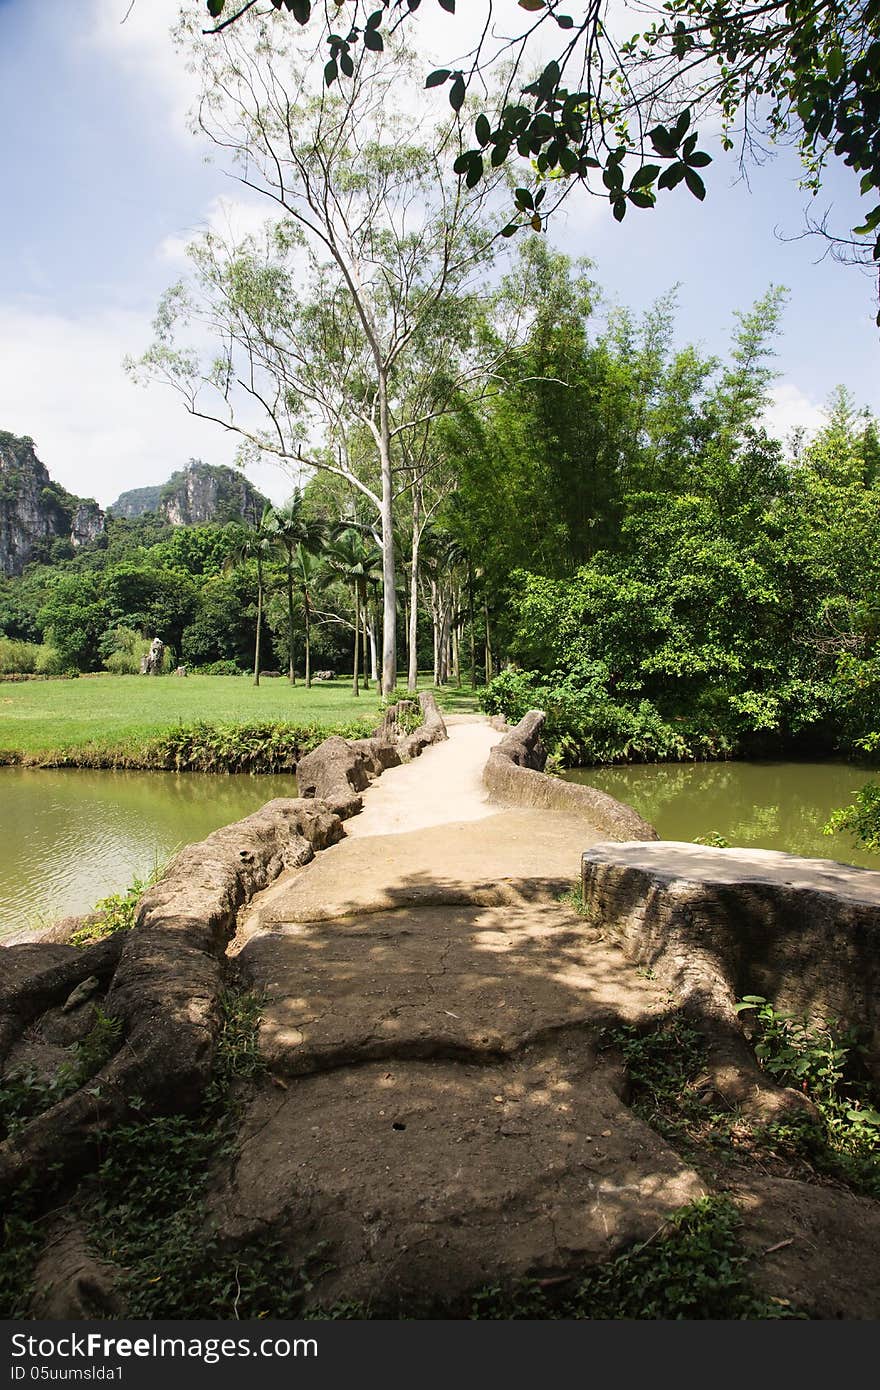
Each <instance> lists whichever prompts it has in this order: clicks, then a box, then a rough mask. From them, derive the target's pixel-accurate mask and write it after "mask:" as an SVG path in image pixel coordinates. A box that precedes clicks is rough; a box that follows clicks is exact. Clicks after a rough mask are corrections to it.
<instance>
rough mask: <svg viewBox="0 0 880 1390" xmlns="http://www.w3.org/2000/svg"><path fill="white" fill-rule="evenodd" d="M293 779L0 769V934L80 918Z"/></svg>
mask: <svg viewBox="0 0 880 1390" xmlns="http://www.w3.org/2000/svg"><path fill="white" fill-rule="evenodd" d="M273 796H296V779H295V778H293V777H291V776H286V777H285V776H281V777H247V776H231V777H211V776H207V775H201V774H198V773H186V774H181V775H178V774H176V773H173V772H80V771H70V770H46V769H40V768H2V769H0V935H3V934H5V933H9V932H11V931H16V930H18V929H19V928H21V927H27V926H32V925H39V923H40V922H51V921H54V920H56V919H57V918H58V917H63V916H66V915H67V914H68V913H78V912H85V911H87V910H88V909H89V908H90V907H91V906H92V904H93V903H94V902H96V901H97V899H98V898H101V897H104V896H106V895H107V894H108V893H114V892H118V891H119V890H120V889H123V888H125V887H126V886H127V885H128V883H130V882H131V880H132V878H134V877H135V876H136V875H139V876H141V877H145V876H146V875H147V874H149V873H150V871H151V870H152V868H153V867H154V865H155V864H156V863H157V862H158V863H161V862H163V861H164V860H165V859H167V858H168V856H169V855H170V854H172V853H173V852H174V850H175V849H176V848H177V847H178V846H179V845H182V844H189V843H192V842H193V841H194V840H201V839H203V838H204V837H205V835H208V834H210V832H211V831H212V830H216V829H217V827H218V826H221V825H226V824H228V823H229V822H230V821H234V820H239V819H240V818H241V817H242V816H246V815H249V814H250V813H251V811H255V810H257V808H258V807H259V806H262V805H263V803H264V802H265V801H268V800H270V799H271V798H272V797H273Z"/></svg>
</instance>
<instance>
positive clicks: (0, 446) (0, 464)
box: [0, 431, 104, 575]
mask: <svg viewBox="0 0 880 1390" xmlns="http://www.w3.org/2000/svg"><path fill="white" fill-rule="evenodd" d="M103 531H104V513H103V512H102V511H101V509H100V508H99V506H98V504H97V502H93V501H91V500H83V499H82V498H80V497H72V496H71V494H70V493H69V492H66V491H65V490H64V488H63V487H59V486H58V484H57V483H53V482H52V479H51V478H50V477H49V473H48V470H47V469H46V467H45V465H44V464H42V463H41V462H40V460H39V459H38V458H37V455H36V453H35V451H34V441H33V440H32V439H30V438H29V437H28V436H27V435H22V436H21V437H19V436H17V435H14V434H8V433H6V432H5V431H0V574H5V575H10V574H21V572H22V570H23V569H24V567H25V565H27V564H30V562H31V561H32V560H44V561H45V560H49V559H51V558H52V548H53V545H54V544H55V543H56V542H58V541H61V542H67V544H68V545H69V546H73V547H74V548H76V547H77V546H80V545H85V544H87V543H88V542H90V541H94V540H96V539H97V538H98V536H100V535H101V534H102V533H103Z"/></svg>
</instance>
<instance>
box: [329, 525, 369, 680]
mask: <svg viewBox="0 0 880 1390" xmlns="http://www.w3.org/2000/svg"><path fill="white" fill-rule="evenodd" d="M326 557H327V563H328V564H329V565H330V567H331V569H333V570H335V571H336V573H337V574H338V575H339V576H340V578H341V579H343V580H344V581H345V583H346V584H350V585H351V590H352V596H353V598H354V674H353V677H352V686H351V690H352V694H353V695H360V693H361V692H360V672H359V649H360V628H361V608H362V604H363V603H364V602H366V596H367V585H368V584H371V583H374V582H375V581H376V580H377V579H379V578H380V577H381V574H382V557H381V554H380V552H379V547H378V546H377V545H376V544H375V542H374V541H368V540H367V539H366V538H365V537H364V536H363V535H361V534H360V532H358V531H356V530H355V529H354V528H353V527H351V526H346V527H345V528H344V529H343V530H342V531H340V532H339V534H338V535H337V536H336V539H335V540H334V541H333V542H332V544H330V545H329V546H328V547H327V550H326Z"/></svg>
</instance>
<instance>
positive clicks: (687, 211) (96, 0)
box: [0, 0, 880, 504]
mask: <svg viewBox="0 0 880 1390" xmlns="http://www.w3.org/2000/svg"><path fill="white" fill-rule="evenodd" d="M127 8H128V0H79V3H78V4H77V5H70V4H68V3H65V0H52V3H48V4H46V3H40V4H34V3H32V0H0V122H2V129H3V130H4V132H5V133H6V140H5V145H4V150H3V156H2V159H3V168H2V174H3V189H4V199H3V202H4V215H3V217H2V219H0V355H2V361H3V370H2V372H0V429H10V430H13V431H14V432H16V433H21V434H30V435H32V436H33V437H34V439H35V440H36V442H37V445H38V452H39V454H40V456H41V458H42V459H43V461H44V462H45V463H46V465H47V466H48V468H49V470H50V472H51V473H52V475H53V477H55V478H57V479H58V481H60V482H62V483H64V484H65V486H67V487H69V488H70V489H71V490H73V491H76V492H79V493H81V494H83V495H94V496H97V498H98V500H99V501H100V502H102V503H104V504H106V503H107V502H109V501H111V500H112V499H113V497H115V496H116V494H117V493H118V492H119V491H120V490H122V489H123V488H127V487H135V486H142V485H144V484H146V483H151V482H161V481H163V480H164V479H165V478H166V477H167V476H168V475H169V473H171V472H172V471H173V470H174V469H175V468H177V467H180V466H181V465H182V464H183V463H185V462H186V460H187V458H189V457H190V456H191V455H199V456H201V457H203V458H206V459H208V460H209V461H212V462H218V463H228V462H231V461H232V458H233V454H234V447H233V445H232V444H231V442H230V441H229V440H228V439H227V438H226V437H225V436H224V435H222V433H221V432H220V431H218V430H217V428H216V427H213V426H210V425H208V424H205V423H200V422H196V421H193V420H191V419H190V418H189V417H188V416H187V415H186V412H185V411H184V409H183V407H182V406H181V405H180V404H179V403H178V401H177V400H176V399H175V397H174V396H173V395H172V394H171V393H170V392H167V391H163V390H162V388H160V387H158V386H154V387H151V388H148V389H144V388H140V387H137V386H135V385H133V384H132V383H131V382H130V381H129V380H128V379H127V378H126V377H125V375H124V373H123V371H122V367H121V361H122V358H123V356H124V355H125V354H126V353H134V354H137V353H138V352H139V351H140V350H141V349H142V348H143V347H144V346H146V344H147V342H148V341H149V336H150V331H149V325H150V319H151V317H152V314H153V311H154V309H155V305H156V301H157V299H158V296H159V294H160V293H161V291H162V289H163V288H164V287H165V286H166V285H167V284H169V283H170V282H171V281H172V280H174V279H175V278H177V276H178V275H179V274H180V272H181V270H182V268H183V267H182V263H181V260H180V250H181V247H182V244H183V242H184V241H185V239H186V237H187V235H188V234H189V233H190V232H192V231H193V230H194V229H195V228H197V227H199V226H200V225H203V224H204V223H205V222H206V221H209V220H211V219H214V220H216V219H217V218H218V217H223V216H225V215H226V214H227V212H228V208H225V205H224V204H223V203H221V202H219V201H218V200H220V199H228V200H235V199H237V198H239V196H240V195H239V192H238V189H237V185H235V183H234V182H233V181H231V180H230V179H229V178H228V177H227V176H226V175H225V174H224V173H223V171H222V169H220V168H218V167H217V166H212V165H207V164H206V163H205V161H204V157H203V155H204V151H203V148H202V146H200V144H199V142H198V141H197V140H196V139H195V138H194V137H192V136H191V135H190V134H189V133H188V130H187V127H186V119H185V116H186V110H187V107H188V104H189V100H190V95H191V88H190V85H189V81H190V80H189V79H188V77H187V75H186V74H185V73H184V72H183V70H182V68H181V65H180V62H179V60H178V58H177V56H176V55H175V53H174V51H173V48H172V46H171V44H170V41H169V40H168V37H167V31H168V26H169V23H170V21H171V20H172V18H173V16H174V14H175V12H176V5H175V3H173V0H136V3H135V7H134V10H133V12H132V14H131V16H130V18H129V19H128V20H127V21H126V23H125V24H122V23H121V20H122V18H123V16H124V15H125V12H126V9H127ZM707 172H708V176H709V177H708V182H709V196H708V198H707V200H706V203H705V204H703V205H700V204H698V203H697V202H696V201H695V200H694V199H692V198H691V197H690V195H688V194H687V193H686V192H685V191H684V190H681V189H680V190H678V191H677V192H676V194H674V195H671V196H667V198H666V199H665V201H664V202H663V203H662V204H661V206H660V208H658V209H657V210H656V211H655V212H652V213H642V214H637V215H635V216H628V217H627V219H626V221H625V222H624V224H623V225H622V226H618V225H617V224H616V223H614V222H613V220H612V219H611V218H610V216H609V214H608V211H607V209H606V207H605V206H604V205H600V204H598V202H593V201H589V200H587V199H585V198H579V199H574V198H573V199H571V200H570V202H569V204H568V210H567V212H566V214H565V217H564V219H562V220H560V221H559V222H558V223H557V224H556V226H555V228H554V229H553V232H552V236H553V239H554V240H555V241H556V242H557V243H558V244H559V245H561V246H562V247H563V248H564V249H565V250H567V251H569V252H571V253H572V254H577V255H587V256H589V257H590V258H591V259H592V260H593V261H594V262H595V263H596V275H597V278H598V280H599V282H600V283H601V284H602V286H603V287H604V290H605V292H606V294H607V295H608V297H609V299H610V300H613V301H617V302H621V303H627V304H630V305H632V306H633V307H634V308H636V309H640V308H643V307H645V306H646V305H647V304H648V303H649V302H650V300H651V299H652V298H654V297H655V296H656V295H658V294H660V293H662V292H663V291H665V290H666V289H668V288H669V287H670V286H671V285H673V284H675V283H676V282H678V283H679V284H680V291H679V302H680V318H679V330H678V332H679V337H680V339H681V341H697V342H700V343H702V344H703V345H704V346H705V347H706V348H707V349H708V350H709V351H712V352H718V353H721V352H723V351H724V348H725V345H726V343H727V341H728V335H729V330H730V326H731V323H732V317H733V313H734V311H735V310H736V309H738V308H739V309H742V308H746V307H748V305H749V304H750V303H751V302H752V301H753V300H754V299H755V298H757V297H758V296H759V295H760V294H762V293H763V291H764V290H765V289H766V288H767V286H768V285H769V284H770V283H778V284H785V285H787V286H788V287H789V288H790V290H791V300H790V303H789V307H788V309H787V311H786V314H785V319H784V325H783V336H782V338H781V340H780V342H779V344H778V358H777V366H778V369H779V373H780V376H779V380H778V383H777V386H776V406H775V409H774V412H773V413H772V415H771V422H772V423H773V424H774V425H775V427H776V428H777V429H778V430H779V431H780V432H783V431H784V430H785V429H787V428H789V427H790V426H791V425H792V424H794V423H795V422H796V421H797V420H802V421H803V423H805V424H806V425H808V426H810V425H815V424H816V423H817V422H818V420H819V419H820V415H819V408H820V407H821V404H822V402H823V400H824V399H825V398H826V397H827V395H828V393H829V392H830V391H831V389H832V388H833V387H834V386H835V384H837V383H838V382H845V383H846V384H847V385H848V386H849V387H850V389H851V390H852V392H853V394H854V395H855V397H856V398H857V400H858V401H859V402H860V403H862V404H866V405H869V406H870V407H871V408H872V409H874V410H875V411H877V412H878V413H880V370H878V367H880V350H878V332H877V329H876V327H875V326H874V324H873V317H874V313H875V312H876V308H875V305H874V302H873V290H872V284H871V281H870V280H869V279H867V278H866V277H865V276H864V275H862V274H861V273H860V272H858V271H856V270H853V269H847V268H844V267H841V266H838V265H835V264H834V263H833V262H831V261H830V260H826V261H824V262H822V263H821V264H818V265H816V264H814V261H815V260H816V257H817V256H818V254H819V252H820V250H821V247H820V246H819V245H818V244H817V243H815V241H813V240H806V241H799V242H793V243H785V242H783V241H781V240H780V239H779V238H778V237H777V236H776V235H775V231H776V229H778V230H779V231H780V232H782V233H783V234H787V235H793V234H796V233H798V232H799V231H800V230H801V227H802V211H803V207H804V205H805V203H806V201H807V199H806V195H805V194H803V193H802V192H801V191H799V190H798V189H797V186H796V180H797V172H798V166H797V161H796V160H795V159H794V158H793V156H792V155H791V153H790V152H786V153H783V154H782V155H781V156H780V157H779V158H778V159H776V160H774V161H772V162H770V163H769V164H768V165H766V166H765V167H764V168H762V169H758V170H755V171H753V173H752V179H751V183H752V189H751V192H749V191H748V190H747V189H746V188H745V187H744V186H743V185H742V184H739V185H736V184H735V182H734V180H735V177H736V173H737V171H736V167H735V163H734V162H733V161H731V160H729V159H728V160H726V161H725V160H721V161H719V162H718V163H716V165H714V166H713V167H712V169H710V170H709V171H707ZM853 191H854V189H853V180H852V178H851V176H850V175H849V173H848V171H846V170H844V169H838V170H833V171H832V172H831V173H830V175H829V178H828V180H827V189H826V192H825V194H824V195H823V197H822V198H821V199H820V200H819V203H818V204H816V205H815V206H816V208H817V210H819V209H821V208H824V207H825V206H826V205H827V204H828V203H829V202H831V203H833V204H834V207H835V212H836V215H837V216H838V217H839V220H840V223H841V224H842V225H843V226H844V227H848V226H850V225H852V224H853V222H854V221H856V220H857V219H858V207H857V199H855V198H854V196H853ZM231 206H232V211H231V212H229V213H228V215H230V216H233V217H239V215H243V216H244V217H245V219H246V218H247V209H246V208H245V209H243V210H236V209H235V206H234V205H231ZM256 480H257V481H258V482H259V483H260V484H261V485H262V486H263V487H264V488H265V489H266V490H267V491H268V492H269V493H270V495H272V496H273V497H275V498H277V499H280V498H282V497H283V496H284V495H285V494H286V492H287V491H288V490H289V485H288V483H287V481H286V480H285V479H284V478H283V477H282V476H281V475H280V474H279V473H278V471H277V469H276V468H274V467H273V466H271V465H267V466H266V467H265V468H261V469H259V470H258V473H257V475H256Z"/></svg>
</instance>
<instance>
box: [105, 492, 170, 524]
mask: <svg viewBox="0 0 880 1390" xmlns="http://www.w3.org/2000/svg"><path fill="white" fill-rule="evenodd" d="M161 497H162V487H161V485H158V486H156V487H133V488H132V489H131V491H130V492H121V493H120V494H119V496H118V497H117V499H116V501H115V502H111V503H110V506H109V507H108V508H107V510H108V512H112V513H113V515H114V516H124V517H126V518H127V519H128V520H129V521H130V520H131V519H132V518H133V517H136V516H143V514H144V512H155V511H158V510H159V501H160V499H161Z"/></svg>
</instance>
